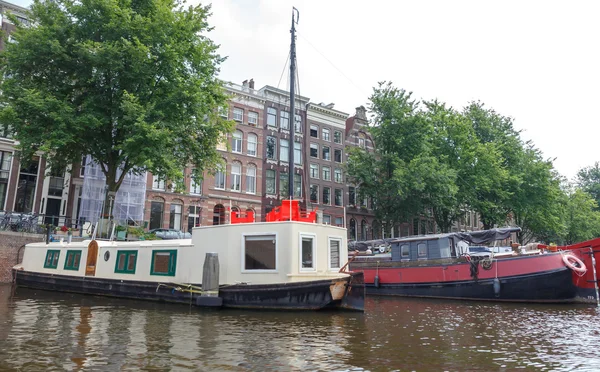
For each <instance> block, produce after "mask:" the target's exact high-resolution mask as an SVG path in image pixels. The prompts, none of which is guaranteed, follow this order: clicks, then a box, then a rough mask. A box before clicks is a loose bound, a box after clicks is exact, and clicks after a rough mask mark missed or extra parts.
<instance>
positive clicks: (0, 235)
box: [0, 231, 44, 283]
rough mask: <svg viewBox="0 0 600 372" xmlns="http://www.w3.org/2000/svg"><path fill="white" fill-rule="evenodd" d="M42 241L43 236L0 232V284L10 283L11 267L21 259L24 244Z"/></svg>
mask: <svg viewBox="0 0 600 372" xmlns="http://www.w3.org/2000/svg"><path fill="white" fill-rule="evenodd" d="M43 240H44V235H39V234H28V233H21V232H13V231H0V283H11V282H12V267H13V266H15V265H16V264H18V263H20V262H21V260H22V259H23V252H24V251H25V248H24V246H25V244H29V243H36V242H40V241H43Z"/></svg>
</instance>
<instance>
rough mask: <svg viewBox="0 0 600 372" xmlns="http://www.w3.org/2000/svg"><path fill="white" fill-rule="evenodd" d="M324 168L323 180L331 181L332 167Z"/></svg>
mask: <svg viewBox="0 0 600 372" xmlns="http://www.w3.org/2000/svg"><path fill="white" fill-rule="evenodd" d="M322 169H323V181H331V168H329V167H322Z"/></svg>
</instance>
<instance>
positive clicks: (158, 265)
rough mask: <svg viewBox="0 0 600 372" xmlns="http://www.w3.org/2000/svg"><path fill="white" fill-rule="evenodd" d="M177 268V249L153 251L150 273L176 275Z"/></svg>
mask: <svg viewBox="0 0 600 372" xmlns="http://www.w3.org/2000/svg"><path fill="white" fill-rule="evenodd" d="M176 268H177V251H176V250H171V249H169V250H159V251H152V263H151V264H150V275H162V276H175V271H176Z"/></svg>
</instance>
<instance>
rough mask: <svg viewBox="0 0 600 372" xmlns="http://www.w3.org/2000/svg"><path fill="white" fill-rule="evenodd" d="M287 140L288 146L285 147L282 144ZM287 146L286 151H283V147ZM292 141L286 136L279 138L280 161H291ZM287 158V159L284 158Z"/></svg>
mask: <svg viewBox="0 0 600 372" xmlns="http://www.w3.org/2000/svg"><path fill="white" fill-rule="evenodd" d="M284 141H285V142H287V147H284V146H283V145H282V144H283V142H284ZM284 148H285V151H283V149H284ZM289 151H290V141H289V140H287V139H285V138H280V139H279V161H281V162H284V163H289V162H290V153H289ZM284 158H285V160H284Z"/></svg>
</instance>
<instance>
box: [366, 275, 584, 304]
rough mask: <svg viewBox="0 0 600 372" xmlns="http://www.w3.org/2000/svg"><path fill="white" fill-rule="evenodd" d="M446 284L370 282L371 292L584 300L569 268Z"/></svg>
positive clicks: (373, 293) (456, 297)
mask: <svg viewBox="0 0 600 372" xmlns="http://www.w3.org/2000/svg"><path fill="white" fill-rule="evenodd" d="M498 282H499V284H500V285H499V288H498V283H496V288H495V279H479V280H467V281H455V282H444V283H435V282H432V283H391V284H380V285H379V286H375V285H374V284H373V283H371V284H367V285H366V289H367V294H368V295H388V296H405V297H430V298H447V299H460V300H487V301H508V302H546V303H560V302H565V303H572V302H580V301H578V300H577V298H578V297H579V296H580V294H579V291H578V289H577V287H576V286H575V285H574V284H573V280H572V274H571V270H569V269H567V268H566V267H565V268H562V269H558V270H553V271H547V272H538V273H534V274H528V275H519V276H513V277H503V278H499V279H498Z"/></svg>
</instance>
